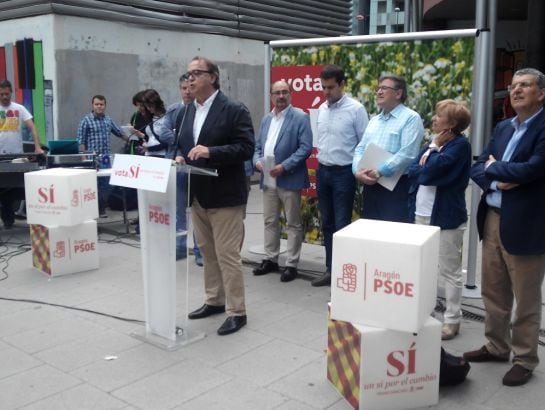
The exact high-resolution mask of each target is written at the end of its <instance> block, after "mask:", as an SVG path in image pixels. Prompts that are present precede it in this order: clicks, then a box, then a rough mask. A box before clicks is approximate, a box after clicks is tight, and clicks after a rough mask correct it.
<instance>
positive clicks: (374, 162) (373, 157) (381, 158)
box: [358, 142, 403, 191]
mask: <svg viewBox="0 0 545 410" xmlns="http://www.w3.org/2000/svg"><path fill="white" fill-rule="evenodd" d="M393 156H394V155H393V154H391V153H390V152H388V151H386V150H385V149H382V148H380V147H379V146H378V145H377V144H374V143H372V142H370V143H369V144H368V145H367V148H366V150H365V152H364V153H363V156H362V157H361V160H360V162H359V163H358V169H362V168H371V169H377V168H378V167H379V166H380V165H381V164H382V163H384V162H385V161H387V160H389V159H390V158H391V157H393ZM401 175H403V170H402V171H399V172H397V173H396V174H394V175H392V176H390V177H385V176H382V177H380V178H379V180H378V183H379V184H380V185H382V186H383V187H384V188H386V189H388V190H389V191H393V190H394V188H395V186H396V184H397V181H399V178H401Z"/></svg>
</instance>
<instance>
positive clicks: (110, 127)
mask: <svg viewBox="0 0 545 410" xmlns="http://www.w3.org/2000/svg"><path fill="white" fill-rule="evenodd" d="M91 104H92V110H91V112H90V113H89V114H87V115H86V116H85V117H83V118H82V119H81V121H80V123H79V127H78V142H79V147H80V151H82V152H84V151H93V152H95V153H96V154H97V155H99V157H98V160H99V167H100V168H110V167H111V165H110V160H111V159H110V155H111V154H112V144H111V141H110V134H114V135H115V136H116V137H119V138H122V139H123V140H125V141H127V139H128V137H127V136H126V135H125V134H123V132H122V131H121V129H120V128H119V127H118V126H117V125H116V124H115V123H114V121H113V120H112V119H111V118H110V117H109V116H107V115H106V114H105V112H106V97H104V96H103V95H95V96H94V97H93V98H92V99H91ZM108 181H109V177H99V178H98V180H97V183H98V211H99V215H100V217H101V218H106V217H107V215H106V203H107V201H108V195H109V194H110V183H109V182H108Z"/></svg>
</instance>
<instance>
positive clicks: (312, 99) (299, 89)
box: [271, 65, 325, 198]
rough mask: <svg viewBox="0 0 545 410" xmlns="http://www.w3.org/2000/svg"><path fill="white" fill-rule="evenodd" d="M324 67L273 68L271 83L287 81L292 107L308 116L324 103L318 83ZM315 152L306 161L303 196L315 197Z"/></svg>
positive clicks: (320, 84) (316, 161) (316, 165)
mask: <svg viewBox="0 0 545 410" xmlns="http://www.w3.org/2000/svg"><path fill="white" fill-rule="evenodd" d="M324 67H325V66H323V65H303V66H288V67H273V68H272V72H271V83H273V82H275V81H279V80H285V81H287V83H288V84H289V85H290V87H291V90H292V93H291V96H292V97H291V103H292V105H293V106H294V107H298V108H301V109H302V110H304V111H305V112H306V113H307V114H310V112H311V110H317V109H318V107H319V106H320V105H321V104H322V103H323V102H324V101H325V98H324V93H323V91H322V83H321V81H320V73H321V72H322V70H323V68H324ZM271 109H272V106H271ZM311 121H312V116H311ZM314 139H316V138H314ZM317 152H318V151H317V150H316V147H314V148H313V149H312V154H311V155H310V157H309V158H308V159H307V167H308V169H309V178H310V187H309V188H307V189H304V190H303V193H302V195H303V196H309V197H314V198H315V197H316V170H317V169H318V160H317V159H316V154H317Z"/></svg>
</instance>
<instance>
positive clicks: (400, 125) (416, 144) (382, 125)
mask: <svg viewBox="0 0 545 410" xmlns="http://www.w3.org/2000/svg"><path fill="white" fill-rule="evenodd" d="M378 83H379V85H378V87H377V90H376V102H377V105H378V107H379V108H380V109H381V111H380V113H379V114H378V115H376V116H374V117H373V118H371V120H370V121H369V125H368V126H367V128H366V129H365V133H364V134H363V138H362V139H361V141H360V143H359V144H358V146H357V147H356V150H355V152H354V159H353V161H352V172H353V173H354V176H355V177H356V180H358V181H359V182H361V183H363V184H364V187H363V209H362V213H361V216H362V218H366V219H379V220H383V221H392V222H406V223H408V222H409V211H408V205H407V204H408V202H409V181H408V177H407V173H406V172H407V168H408V167H409V165H410V164H411V163H412V162H413V160H414V159H415V158H416V156H417V154H418V150H419V148H420V143H421V141H422V137H423V135H424V126H423V124H422V118H420V115H418V113H416V112H415V111H413V110H411V109H410V108H407V107H406V106H405V105H404V104H403V103H404V102H405V100H406V99H407V83H406V82H405V79H404V78H402V77H399V76H396V75H391V74H385V75H383V76H381V77H380V78H379V80H378ZM370 142H372V143H374V144H376V145H378V146H379V147H380V148H382V149H384V150H386V151H388V152H390V153H391V154H393V156H392V157H391V158H390V159H388V160H386V161H384V162H383V163H382V164H380V165H379V167H378V168H377V169H370V168H361V169H358V165H359V162H360V160H361V157H362V156H363V154H364V152H365V150H366V149H367V146H368V145H369V143H370ZM399 171H401V172H403V175H402V176H401V178H400V179H399V181H398V182H397V185H396V186H395V188H394V190H393V191H389V190H388V189H386V188H384V187H383V186H382V185H380V184H377V182H378V180H379V178H380V177H382V176H383V175H384V176H386V177H389V176H392V175H394V174H396V173H397V172H399Z"/></svg>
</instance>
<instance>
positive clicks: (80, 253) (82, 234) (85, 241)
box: [30, 220, 99, 276]
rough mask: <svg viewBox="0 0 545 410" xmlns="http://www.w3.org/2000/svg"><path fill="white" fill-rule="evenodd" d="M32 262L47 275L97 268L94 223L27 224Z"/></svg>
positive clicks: (96, 241) (92, 221)
mask: <svg viewBox="0 0 545 410" xmlns="http://www.w3.org/2000/svg"><path fill="white" fill-rule="evenodd" d="M30 242H31V245H32V265H33V266H34V267H35V268H36V269H38V270H39V271H41V272H43V273H45V274H46V275H48V276H60V275H66V274H70V273H76V272H82V271H87V270H91V269H98V266H99V255H98V237H97V222H96V221H95V220H90V221H85V222H83V223H81V224H78V225H74V226H45V225H38V224H32V225H30Z"/></svg>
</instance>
